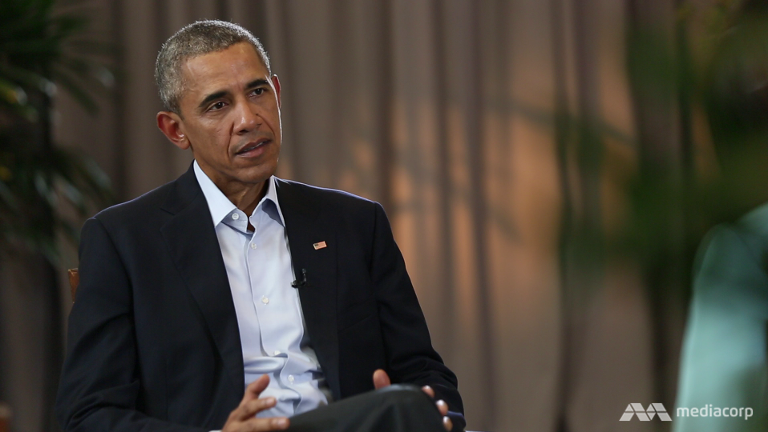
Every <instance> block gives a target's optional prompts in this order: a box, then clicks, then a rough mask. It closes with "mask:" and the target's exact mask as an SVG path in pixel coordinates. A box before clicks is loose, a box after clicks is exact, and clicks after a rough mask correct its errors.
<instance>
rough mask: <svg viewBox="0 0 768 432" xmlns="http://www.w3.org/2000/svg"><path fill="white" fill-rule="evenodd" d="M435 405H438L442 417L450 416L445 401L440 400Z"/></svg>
mask: <svg viewBox="0 0 768 432" xmlns="http://www.w3.org/2000/svg"><path fill="white" fill-rule="evenodd" d="M435 405H437V410H438V411H440V415H447V414H448V404H447V403H445V401H444V400H442V399H440V400H439V401H437V402H435Z"/></svg>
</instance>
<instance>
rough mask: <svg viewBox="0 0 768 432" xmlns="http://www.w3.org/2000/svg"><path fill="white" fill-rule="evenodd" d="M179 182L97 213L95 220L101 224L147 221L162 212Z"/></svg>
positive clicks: (165, 185)
mask: <svg viewBox="0 0 768 432" xmlns="http://www.w3.org/2000/svg"><path fill="white" fill-rule="evenodd" d="M177 181H178V180H174V181H172V182H169V183H166V184H164V185H162V186H160V187H157V188H155V189H153V190H151V191H149V192H146V193H144V194H143V195H140V196H138V197H136V198H133V199H131V200H128V201H125V202H122V203H119V204H115V205H113V206H110V207H107V208H105V209H104V210H101V211H100V212H98V213H96V215H94V218H96V219H98V220H100V221H101V222H105V223H110V222H118V223H125V222H127V221H139V220H143V221H145V222H146V221H147V218H151V217H152V215H153V214H155V213H157V212H161V210H162V207H163V205H164V204H165V203H166V202H167V200H168V195H169V194H170V193H171V192H172V191H173V190H174V189H176V187H177V185H176V183H177Z"/></svg>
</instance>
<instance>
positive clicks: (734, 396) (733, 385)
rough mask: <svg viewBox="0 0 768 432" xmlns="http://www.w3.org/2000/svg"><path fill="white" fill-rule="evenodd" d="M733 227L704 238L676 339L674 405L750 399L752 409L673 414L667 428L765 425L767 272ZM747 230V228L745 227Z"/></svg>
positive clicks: (690, 430) (742, 403) (734, 429)
mask: <svg viewBox="0 0 768 432" xmlns="http://www.w3.org/2000/svg"><path fill="white" fill-rule="evenodd" d="M744 235H745V233H741V232H739V231H738V230H736V229H733V228H730V227H726V226H721V227H718V228H715V229H714V231H713V232H712V233H710V235H709V236H708V241H705V242H704V246H703V247H702V252H701V255H700V262H699V265H698V268H697V269H696V272H695V278H694V287H693V298H692V301H691V308H690V313H689V317H688V323H687V328H686V332H685V338H684V341H683V350H682V356H681V357H682V359H681V367H680V377H679V386H678V398H677V403H676V405H677V406H678V407H687V408H701V407H705V406H707V405H708V404H711V405H712V407H718V408H725V407H751V408H752V409H753V410H754V417H752V418H750V419H749V420H746V421H745V419H744V418H739V417H736V418H734V417H724V416H707V417H682V416H681V417H678V418H676V419H675V423H674V431H675V432H707V431H712V432H714V431H725V430H727V431H730V432H738V431H743V432H746V431H755V430H765V428H766V426H768V424H767V423H766V420H767V418H766V415H765V402H766V397H765V388H764V386H765V382H766V380H767V379H768V374H766V320H768V278H767V277H766V274H765V271H764V269H763V263H762V262H761V260H762V259H763V258H762V257H760V256H759V254H755V253H754V249H753V248H750V247H749V245H750V243H749V240H750V239H749V238H745V237H744ZM746 235H749V234H746Z"/></svg>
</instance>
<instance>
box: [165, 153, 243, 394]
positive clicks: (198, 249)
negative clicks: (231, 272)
mask: <svg viewBox="0 0 768 432" xmlns="http://www.w3.org/2000/svg"><path fill="white" fill-rule="evenodd" d="M163 209H164V210H165V211H167V212H169V213H171V214H173V215H174V216H173V218H172V219H171V220H170V221H169V222H168V223H167V224H166V225H165V226H163V227H162V228H161V233H162V236H163V240H164V241H165V243H166V247H167V248H168V252H169V254H170V256H171V257H172V259H173V261H174V263H175V264H176V268H177V269H178V271H179V272H180V273H181V275H182V277H183V279H184V281H185V282H186V285H187V287H188V288H189V291H190V293H191V294H192V297H193V298H194V299H195V301H196V302H197V305H198V307H199V308H200V311H201V312H202V315H203V317H204V318H205V322H206V324H207V325H208V329H209V330H210V332H211V335H212V337H213V340H214V342H215V344H216V347H217V348H218V350H219V353H220V354H221V358H222V359H223V363H224V368H225V369H226V371H227V372H228V375H229V376H230V378H231V379H232V381H233V384H234V385H235V388H236V389H239V390H240V394H241V395H242V392H244V391H245V389H244V381H245V378H244V370H243V353H242V348H241V345H240V331H239V329H238V324H237V315H236V313H235V306H234V303H233V302H232V293H231V291H230V287H229V279H228V278H227V271H226V268H225V267H224V260H223V259H222V257H221V252H220V250H221V249H220V247H219V241H218V238H217V237H216V231H215V229H214V226H213V220H212V219H211V213H210V210H209V208H208V203H207V201H206V200H205V195H203V192H202V190H201V189H200V186H199V184H198V183H197V179H196V178H195V174H194V171H193V170H192V168H190V169H189V170H188V171H187V172H186V173H185V174H184V175H182V176H181V177H180V178H179V179H178V180H177V181H176V189H175V190H173V191H172V192H171V193H169V194H168V197H167V199H166V202H165V204H164V205H163Z"/></svg>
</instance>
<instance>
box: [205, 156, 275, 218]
mask: <svg viewBox="0 0 768 432" xmlns="http://www.w3.org/2000/svg"><path fill="white" fill-rule="evenodd" d="M193 165H194V171H195V177H196V178H197V183H199V184H200V189H202V190H203V195H204V196H205V200H206V201H207V202H208V209H209V210H210V212H211V218H212V219H213V226H214V227H215V226H216V225H218V224H219V223H220V222H221V221H222V220H224V218H225V217H227V216H228V215H229V214H230V213H232V211H233V210H235V209H237V207H236V206H235V204H233V203H232V201H230V200H229V198H227V196H226V195H224V193H223V192H222V191H221V190H220V189H219V188H218V186H216V184H215V183H213V180H211V179H210V177H208V175H207V174H206V173H205V172H204V171H203V170H202V168H200V165H199V164H198V163H197V161H195V162H194V163H193ZM267 201H272V203H273V204H274V209H276V210H277V212H276V214H272V213H275V212H272V211H271V210H272V206H268V205H264V204H265V203H266V202H267ZM260 208H261V209H262V211H264V212H265V213H267V214H268V215H269V216H270V217H272V218H273V219H276V220H277V221H278V222H279V223H280V224H281V225H282V226H285V222H284V221H285V219H283V211H282V210H281V209H280V203H279V201H278V200H277V182H276V180H275V176H270V177H269V180H268V183H267V193H266V195H264V198H262V199H261V201H260V202H259V204H258V205H257V206H256V208H255V209H254V213H255V212H257V211H258V210H259V209H260Z"/></svg>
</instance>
